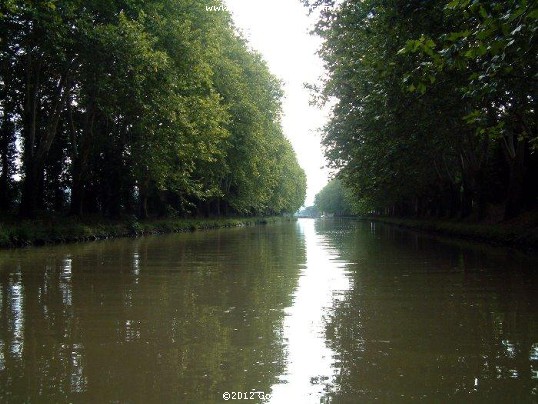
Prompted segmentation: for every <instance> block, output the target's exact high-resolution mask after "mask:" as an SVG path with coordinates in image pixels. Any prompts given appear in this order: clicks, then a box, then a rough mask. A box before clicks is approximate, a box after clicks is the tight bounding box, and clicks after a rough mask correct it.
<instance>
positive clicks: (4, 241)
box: [0, 216, 295, 248]
mask: <svg viewBox="0 0 538 404" xmlns="http://www.w3.org/2000/svg"><path fill="white" fill-rule="evenodd" d="M291 220H295V219H293V218H290V217H281V216H273V217H237V218H222V217H221V218H204V219H178V218H167V219H152V220H151V219H150V220H142V221H139V220H136V219H135V218H132V219H129V220H102V219H101V220H86V221H84V220H80V219H76V218H61V219H52V218H46V219H39V220H25V221H21V222H14V221H8V223H3V222H0V248H13V247H27V246H40V245H46V244H62V243H73V242H83V241H95V240H103V239H109V238H117V237H137V236H143V235H151V234H166V233H181V232H189V231H196V230H209V229H218V228H224V227H240V226H254V225H257V224H267V223H275V222H278V221H291Z"/></svg>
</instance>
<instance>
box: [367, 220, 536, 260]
mask: <svg viewBox="0 0 538 404" xmlns="http://www.w3.org/2000/svg"><path fill="white" fill-rule="evenodd" d="M366 219H367V220H373V221H376V222H381V223H387V224H392V225H395V226H398V227H403V228H407V229H411V230H417V231H423V232H426V233H431V234H436V235H441V236H447V237H456V238H460V239H465V240H471V241H479V242H485V243H489V244H495V245H503V246H507V247H517V248H520V249H523V250H527V251H534V252H535V251H538V212H535V213H534V214H532V215H529V216H527V217H525V218H523V217H521V218H517V219H515V220H512V221H506V222H501V223H495V224H490V223H466V222H461V221H448V220H435V219H410V218H393V217H379V216H370V217H367V218H366Z"/></svg>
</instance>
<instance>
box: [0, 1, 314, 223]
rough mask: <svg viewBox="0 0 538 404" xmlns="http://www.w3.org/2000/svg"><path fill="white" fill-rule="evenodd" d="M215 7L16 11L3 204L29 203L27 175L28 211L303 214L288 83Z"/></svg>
mask: <svg viewBox="0 0 538 404" xmlns="http://www.w3.org/2000/svg"><path fill="white" fill-rule="evenodd" d="M207 5H216V6H220V5H221V3H220V1H218V0H208V1H205V2H199V1H192V0H151V1H137V0H135V1H118V2H101V1H100V2H89V3H88V2H83V1H80V0H57V1H50V2H22V1H15V0H12V1H9V2H7V3H5V4H3V5H2V6H1V8H0V24H1V25H0V30H1V32H2V42H0V52H1V58H2V63H1V64H0V68H1V70H0V75H1V76H0V77H1V80H2V84H3V85H2V88H1V89H0V96H1V101H2V102H1V104H0V112H1V113H0V117H2V120H1V121H0V125H2V133H3V134H4V133H5V134H6V135H5V136H4V135H3V141H2V142H1V144H0V158H1V160H2V162H6V164H3V165H2V167H1V168H0V170H1V174H2V176H1V178H0V179H1V181H0V186H1V187H2V190H4V188H5V189H6V190H7V191H9V192H7V191H5V192H3V194H4V195H8V194H9V196H8V197H3V198H2V200H1V206H0V209H3V210H6V209H7V208H8V207H9V206H12V205H13V204H14V202H17V201H16V198H17V195H16V189H17V187H16V186H15V185H14V184H12V183H10V181H11V179H12V178H13V176H14V175H15V174H20V175H21V176H22V178H23V184H22V187H20V188H21V189H22V195H21V201H20V206H19V210H20V213H21V214H22V215H23V216H33V215H35V213H36V212H38V211H40V210H56V211H60V212H64V211H65V210H66V207H67V206H68V205H69V206H70V207H69V211H70V212H71V213H72V214H75V215H78V216H81V215H85V214H88V213H90V214H94V213H97V214H101V215H105V216H112V217H117V216H119V215H121V214H124V213H126V214H128V215H131V214H133V213H136V214H137V215H138V216H140V217H146V216H147V215H149V214H158V215H165V214H168V213H169V212H174V214H190V213H194V214H202V213H204V214H217V215H218V214H222V213H248V214H261V213H283V212H291V211H293V210H294V209H297V208H298V207H299V206H300V205H301V203H302V200H303V199H304V193H305V190H304V188H305V180H304V173H303V172H302V169H301V168H300V167H299V166H298V164H297V160H296V157H295V154H294V153H293V150H292V149H291V146H290V145H289V142H288V141H287V140H286V139H285V137H284V135H283V134H282V130H281V127H280V99H281V97H282V90H281V88H280V83H279V82H278V80H276V79H275V78H274V77H273V76H272V75H271V73H270V72H269V70H268V68H267V66H266V64H265V62H264V61H263V60H262V59H261V57H260V56H259V55H258V54H256V53H255V52H252V51H251V50H250V49H249V48H248V45H247V43H246V41H245V39H244V38H242V37H241V36H240V35H238V34H237V32H236V30H235V28H234V27H233V24H232V23H231V17H230V16H229V14H228V13H227V12H225V11H224V10H223V9H221V11H219V12H210V11H207V9H206V6H207ZM15 128H17V130H16V129H15ZM4 139H5V141H4ZM17 143H20V144H22V146H23V147H22V156H21V157H22V159H21V160H22V165H19V166H18V167H15V163H14V162H15V161H16V159H17V156H16V153H14V145H15V144H17ZM4 166H5V167H7V168H4ZM206 208H207V209H206ZM139 230H140V229H134V230H133V231H135V232H138V231H139Z"/></svg>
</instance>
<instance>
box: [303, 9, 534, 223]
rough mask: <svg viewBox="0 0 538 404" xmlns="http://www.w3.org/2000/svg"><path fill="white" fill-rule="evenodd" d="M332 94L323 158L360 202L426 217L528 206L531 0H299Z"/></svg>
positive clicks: (324, 94) (323, 98) (509, 213)
mask: <svg viewBox="0 0 538 404" xmlns="http://www.w3.org/2000/svg"><path fill="white" fill-rule="evenodd" d="M303 3H305V4H306V5H307V6H309V7H311V8H315V7H319V6H322V5H323V6H327V7H324V8H323V9H322V12H321V17H320V20H319V22H318V24H317V27H316V29H315V32H316V33H317V34H318V35H320V36H321V38H322V39H323V45H322V48H321V50H320V55H321V56H322V58H323V60H324V63H325V67H326V69H327V71H328V77H327V78H326V79H325V80H324V81H323V82H322V85H321V86H320V87H319V89H318V92H317V94H316V95H317V99H318V100H319V102H321V103H325V102H328V101H331V102H333V105H334V106H333V109H332V116H331V119H330V121H329V122H328V124H327V125H326V127H325V128H324V131H323V145H324V147H325V151H326V156H327V158H328V160H329V162H330V165H331V167H332V168H333V170H334V171H335V172H337V173H338V175H339V177H340V178H341V179H342V180H343V182H344V184H345V186H346V187H347V188H348V189H350V190H351V191H352V193H353V198H354V204H355V205H356V206H359V207H360V210H361V211H363V212H383V213H390V214H400V215H407V214H414V215H436V216H459V217H465V216H469V215H473V216H475V217H477V218H483V217H485V216H486V215H488V214H493V213H492V212H499V211H500V212H504V213H503V216H504V217H505V218H509V217H513V216H515V215H517V214H518V213H521V212H522V211H525V210H527V209H534V208H536V207H537V206H538V183H537V182H536V177H537V175H538V154H537V152H538V146H537V136H538V135H537V121H536V103H537V98H536V88H537V86H536V81H537V79H538V70H537V57H538V56H537V55H538V49H537V41H536V31H537V27H538V24H537V18H538V8H537V7H538V6H537V4H536V2H531V1H527V0H510V1H489V0H488V1H482V0H472V1H471V0H454V1H450V2H447V1H442V0H433V1H421V0H407V1H397V0H388V1H386V0H364V1H358V0H344V1H342V2H339V4H338V5H337V6H335V5H334V4H333V3H334V2H332V1H308V0H304V1H303Z"/></svg>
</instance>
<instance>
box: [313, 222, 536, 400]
mask: <svg viewBox="0 0 538 404" xmlns="http://www.w3.org/2000/svg"><path fill="white" fill-rule="evenodd" d="M350 227H356V229H355V230H352V231H350ZM335 228H336V229H340V231H335ZM364 230H367V231H364ZM320 232H321V234H325V235H326V236H327V237H328V238H329V239H331V240H332V244H333V245H337V246H338V247H339V249H340V255H341V256H342V258H343V259H345V260H348V261H350V262H354V264H353V265H352V266H350V271H349V274H350V276H351V277H352V280H353V290H350V291H349V292H347V293H346V296H345V299H344V300H343V301H340V302H337V303H336V305H335V307H334V309H333V311H332V312H331V313H332V316H331V318H330V319H329V321H328V324H327V338H328V342H329V344H330V346H331V347H332V349H333V350H334V351H336V352H337V353H338V356H337V358H338V361H337V362H336V363H335V364H334V366H335V367H337V368H340V369H341V370H342V371H341V372H340V373H338V375H337V378H336V381H335V384H336V386H337V389H335V390H334V391H331V392H329V393H328V395H327V398H328V399H330V400H334V401H335V402H348V401H354V400H358V401H367V402H369V401H374V400H381V401H395V400H396V401H414V400H417V399H426V400H428V401H443V400H456V401H468V400H472V401H478V402H482V401H484V402H488V401H491V400H492V399H493V400H498V401H517V402H533V401H535V399H536V393H537V383H536V379H535V377H533V372H534V369H535V363H536V362H535V361H534V360H533V358H532V354H530V353H531V352H532V351H533V348H532V347H533V346H535V345H534V344H535V343H536V341H537V340H538V332H537V331H538V329H537V321H536V320H537V319H538V313H537V307H538V305H537V304H536V303H538V302H537V294H536V290H537V286H538V283H537V277H536V273H535V271H534V269H535V268H536V267H537V265H536V260H535V259H531V258H526V257H519V256H515V255H514V254H512V253H511V252H509V251H503V250H501V249H493V250H492V249H487V248H486V249H482V248H475V247H473V246H469V245H465V244H460V245H456V246H449V245H447V244H444V243H442V242H438V241H436V240H433V239H431V238H428V237H424V236H420V235H418V234H416V233H408V232H405V231H401V230H398V229H395V228H394V227H388V226H382V225H379V224H377V225H376V226H372V225H371V224H369V223H360V222H357V223H355V224H354V225H352V224H350V223H349V222H341V223H338V222H335V223H334V224H333V225H332V226H331V225H327V226H326V228H323V227H320ZM529 354H530V355H529Z"/></svg>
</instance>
